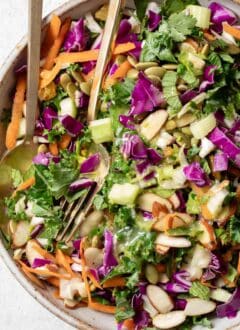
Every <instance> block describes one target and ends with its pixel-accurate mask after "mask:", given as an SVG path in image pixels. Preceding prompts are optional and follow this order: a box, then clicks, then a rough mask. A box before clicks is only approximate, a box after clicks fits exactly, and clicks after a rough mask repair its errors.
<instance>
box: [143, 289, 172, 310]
mask: <svg viewBox="0 0 240 330" xmlns="http://www.w3.org/2000/svg"><path fill="white" fill-rule="evenodd" d="M146 293H147V297H148V299H149V300H150V302H151V304H152V305H153V306H154V307H155V308H156V309H157V310H158V311H159V312H160V313H168V312H170V311H171V310H172V309H173V307H174V305H173V302H172V300H171V298H170V297H169V295H168V294H167V293H166V292H165V291H164V290H163V289H161V288H160V287H159V286H156V285H148V286H147V291H146Z"/></svg>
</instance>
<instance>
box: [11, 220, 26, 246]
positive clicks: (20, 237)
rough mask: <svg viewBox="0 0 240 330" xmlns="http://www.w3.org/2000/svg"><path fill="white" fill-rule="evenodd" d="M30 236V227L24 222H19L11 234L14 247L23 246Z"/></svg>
mask: <svg viewBox="0 0 240 330" xmlns="http://www.w3.org/2000/svg"><path fill="white" fill-rule="evenodd" d="M29 236H30V225H29V223H28V222H26V221H20V222H19V223H18V225H17V227H16V230H15V232H14V233H13V245H14V247H21V246H23V245H25V244H26V243H27V241H28V239H29Z"/></svg>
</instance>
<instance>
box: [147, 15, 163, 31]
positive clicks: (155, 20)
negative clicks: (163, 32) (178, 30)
mask: <svg viewBox="0 0 240 330" xmlns="http://www.w3.org/2000/svg"><path fill="white" fill-rule="evenodd" d="M161 19H162V17H161V15H160V14H159V13H156V12H154V11H152V10H149V11H148V29H149V30H150V31H154V30H156V29H157V28H158V26H159V23H160V22H161Z"/></svg>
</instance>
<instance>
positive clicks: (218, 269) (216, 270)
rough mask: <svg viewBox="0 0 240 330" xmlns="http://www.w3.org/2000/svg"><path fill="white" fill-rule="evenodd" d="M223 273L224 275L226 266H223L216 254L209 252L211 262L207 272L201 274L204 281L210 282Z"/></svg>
mask: <svg viewBox="0 0 240 330" xmlns="http://www.w3.org/2000/svg"><path fill="white" fill-rule="evenodd" d="M223 273H226V266H225V265H224V262H223V260H222V258H221V257H220V256H219V255H218V254H216V253H214V252H211V261H210V263H209V265H208V268H207V270H206V271H205V272H204V274H203V279H204V280H205V281H210V280H213V279H214V278H215V277H216V276H217V275H219V274H223Z"/></svg>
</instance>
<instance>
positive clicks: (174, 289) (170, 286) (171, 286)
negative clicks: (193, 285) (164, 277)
mask: <svg viewBox="0 0 240 330" xmlns="http://www.w3.org/2000/svg"><path fill="white" fill-rule="evenodd" d="M163 287H164V290H165V291H167V292H169V293H186V292H188V291H189V289H187V288H185V287H184V286H182V285H180V284H177V283H172V282H169V283H167V284H164V285H163Z"/></svg>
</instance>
